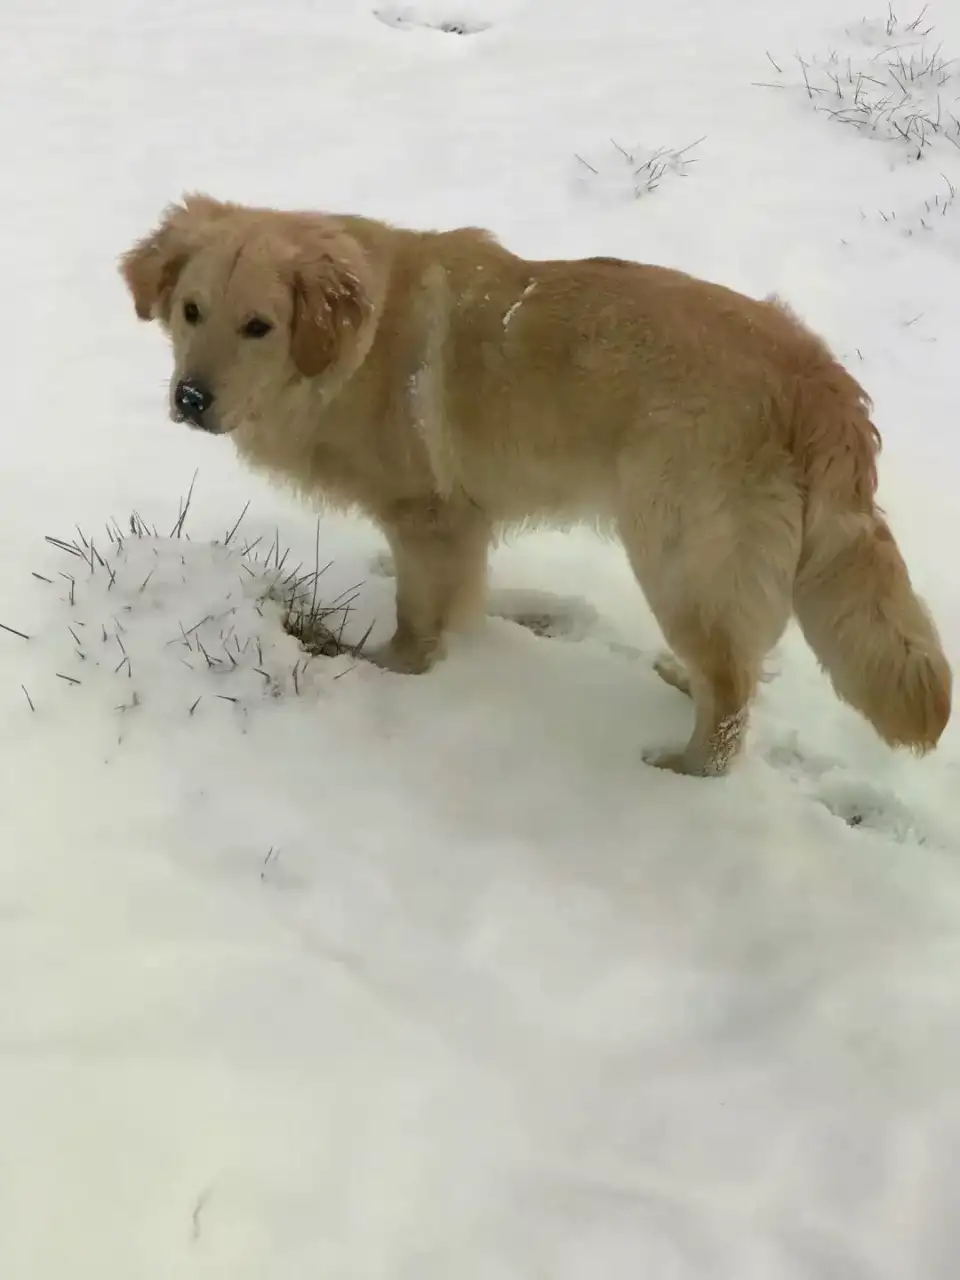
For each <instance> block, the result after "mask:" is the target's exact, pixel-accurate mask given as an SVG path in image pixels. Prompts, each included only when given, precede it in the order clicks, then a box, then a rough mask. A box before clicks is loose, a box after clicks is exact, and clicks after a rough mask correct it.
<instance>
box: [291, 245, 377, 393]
mask: <svg viewBox="0 0 960 1280" xmlns="http://www.w3.org/2000/svg"><path fill="white" fill-rule="evenodd" d="M358 256H359V255H358ZM365 275H366V272H365V270H363V268H361V269H360V270H359V271H358V270H355V269H354V267H353V265H351V264H348V263H346V262H344V261H342V260H339V261H338V260H337V259H335V258H333V257H332V256H330V255H329V254H321V255H320V256H318V257H316V258H312V259H309V260H304V259H303V258H301V259H299V260H298V261H297V263H296V265H295V269H294V278H293V329H292V333H291V335H290V354H291V355H292V357H293V362H294V364H295V365H296V366H297V369H298V370H299V371H300V373H302V374H303V376H304V377H305V378H315V377H316V376H317V375H318V374H320V373H323V371H324V370H325V369H328V368H330V367H331V365H333V364H349V365H350V366H352V368H351V372H352V369H353V368H356V366H357V365H358V364H359V363H360V361H361V360H362V359H363V358H364V356H365V355H366V353H367V349H368V348H369V340H370V339H372V336H373V335H372V327H373V326H374V323H375V321H374V314H373V313H374V307H373V301H372V299H371V297H370V292H369V289H368V286H367V283H366V281H365V280H364V279H363V276H365Z"/></svg>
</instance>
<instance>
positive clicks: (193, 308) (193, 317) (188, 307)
mask: <svg viewBox="0 0 960 1280" xmlns="http://www.w3.org/2000/svg"><path fill="white" fill-rule="evenodd" d="M183 318H184V320H186V322H187V324H199V323H200V308H199V307H198V306H197V304H196V303H195V302H185V303H184V304H183Z"/></svg>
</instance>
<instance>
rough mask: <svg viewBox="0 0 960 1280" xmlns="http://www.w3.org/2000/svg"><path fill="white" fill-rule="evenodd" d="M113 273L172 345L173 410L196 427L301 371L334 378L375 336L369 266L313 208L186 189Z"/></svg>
mask: <svg viewBox="0 0 960 1280" xmlns="http://www.w3.org/2000/svg"><path fill="white" fill-rule="evenodd" d="M120 270H121V273H122V275H123V277H124V280H125V281H126V283H127V287H128V288H129V290H130V292H131V294H132V295H133V301H134V306H135V307H136V312H137V315H138V316H139V317H140V319H141V320H157V321H159V323H160V324H161V325H162V326H163V328H164V329H165V331H166V332H167V333H168V335H169V337H170V340H171V343H172V345H173V352H174V371H173V375H172V377H171V380H170V414H171V417H173V418H174V420H175V421H178V422H187V423H189V424H190V425H191V426H193V427H199V428H202V429H203V430H205V431H210V432H213V433H222V432H227V431H233V430H235V429H236V428H237V427H239V426H241V425H242V424H243V423H244V422H250V421H257V420H260V419H262V418H263V417H264V416H266V415H267V414H269V412H270V410H271V407H274V406H275V405H276V401H277V397H278V396H279V395H281V394H282V393H283V391H284V390H285V389H287V388H289V387H290V386H291V385H292V384H294V383H297V382H300V381H302V380H303V379H317V378H324V379H326V380H327V381H328V382H329V381H331V380H333V379H336V380H337V381H338V382H342V381H343V380H344V379H345V378H347V377H349V376H350V375H351V374H352V373H353V372H354V371H355V370H356V368H357V367H358V366H359V365H360V364H361V363H362V361H363V359H364V357H365V356H366V354H367V352H368V351H369V349H370V345H371V343H372V341H373V336H374V331H375V329H376V322H377V311H378V308H377V307H376V306H375V303H374V299H373V292H374V290H373V281H372V271H371V266H370V263H369V261H368V259H367V256H366V254H365V253H364V251H363V249H362V248H361V246H360V245H359V244H358V243H357V241H356V240H355V239H354V238H353V237H352V236H350V235H349V234H348V233H347V232H346V231H345V230H344V228H343V227H342V226H340V225H339V224H338V223H337V222H336V221H335V220H333V219H330V218H326V217H323V216H322V215H317V216H311V215H300V214H285V213H279V212H275V211H272V210H262V209H260V210H258V209H248V208H245V207H244V206H241V205H233V204H223V203H221V202H220V201H217V200H212V199H210V198H209V197H207V196H200V195H194V196H187V197H186V198H185V199H184V201H183V203H182V204H179V205H173V206H171V207H170V208H169V209H168V210H167V211H166V213H165V215H164V217H163V219H162V221H161V223H160V226H159V227H158V228H157V230H156V231H154V232H153V233H152V234H150V235H149V236H146V237H145V238H144V239H143V240H140V241H139V242H138V243H137V244H135V245H134V246H133V248H132V249H130V250H129V252H128V253H126V254H125V255H124V256H123V258H122V259H121V264H120Z"/></svg>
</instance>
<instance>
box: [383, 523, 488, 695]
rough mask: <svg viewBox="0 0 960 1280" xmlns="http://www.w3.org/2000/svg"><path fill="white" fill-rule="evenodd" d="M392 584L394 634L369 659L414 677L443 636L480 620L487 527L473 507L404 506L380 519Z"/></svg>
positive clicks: (437, 653)
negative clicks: (394, 587) (394, 591)
mask: <svg viewBox="0 0 960 1280" xmlns="http://www.w3.org/2000/svg"><path fill="white" fill-rule="evenodd" d="M383 526H384V532H385V533H386V535H387V540H388V542H389V543H390V550H391V552H392V553H393V564H394V571H395V573H396V578H397V629H396V631H395V633H394V636H393V639H392V640H391V641H390V642H389V644H387V645H386V646H384V648H383V649H381V650H379V651H378V652H376V653H374V654H371V655H370V657H371V659H372V661H373V662H375V663H377V665H378V666H382V667H386V668H388V669H389V670H390V671H401V672H405V673H407V674H419V673H421V672H423V671H428V670H429V669H430V667H432V666H433V664H434V662H436V661H437V659H438V658H441V657H442V656H443V650H444V637H445V635H446V633H447V632H448V631H450V630H452V629H459V628H463V627H466V626H469V625H470V624H471V623H473V622H475V621H477V620H478V619H480V618H482V617H483V616H484V612H485V608H486V594H487V552H488V548H489V545H490V539H491V535H492V529H491V525H490V522H489V521H488V520H487V519H486V517H485V516H484V515H483V514H482V512H480V511H478V510H476V508H474V507H470V506H466V505H454V504H452V503H446V502H438V501H437V500H433V501H430V502H424V503H423V504H416V505H414V504H404V507H403V509H402V511H400V512H392V513H391V518H390V520H389V521H388V520H384V521H383Z"/></svg>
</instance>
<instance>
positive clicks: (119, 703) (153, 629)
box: [0, 485, 369, 716]
mask: <svg viewBox="0 0 960 1280" xmlns="http://www.w3.org/2000/svg"><path fill="white" fill-rule="evenodd" d="M192 496H193V486H192V485H191V489H190V492H189V493H188V495H187V498H186V500H185V501H181V503H180V510H179V514H178V516H177V520H176V522H175V523H174V525H173V527H172V529H171V530H170V532H169V534H166V535H164V534H162V533H160V531H159V530H158V529H157V528H156V526H154V525H148V524H147V522H146V521H144V520H143V518H142V517H141V516H140V515H139V514H138V513H137V512H133V513H132V514H131V516H130V517H129V519H128V521H127V523H126V526H125V527H123V526H121V525H120V524H118V523H117V522H115V521H113V522H110V523H108V524H107V526H106V542H101V543H100V544H99V545H98V543H97V541H96V540H95V538H94V537H92V536H88V535H87V534H86V533H84V531H83V530H82V529H80V528H78V529H77V530H76V537H74V538H59V537H54V536H52V535H51V536H48V537H47V538H46V541H47V543H48V544H49V545H50V546H52V547H53V548H54V549H55V550H57V551H59V552H61V553H62V554H63V555H64V556H65V557H67V559H66V561H65V563H64V567H63V568H62V569H61V570H60V571H59V572H58V574H57V577H56V578H53V577H49V576H47V575H46V574H39V573H35V574H34V575H33V576H34V577H35V578H37V579H38V580H39V581H41V582H43V583H46V584H48V585H49V586H50V587H52V588H54V589H58V590H60V591H61V592H62V604H63V611H64V625H63V630H64V635H63V637H61V643H60V644H59V645H55V646H54V649H55V650H56V652H57V661H56V664H55V665H56V668H57V669H56V670H55V671H54V672H53V675H54V677H55V678H56V679H57V680H59V681H61V682H63V683H64V684H65V685H67V686H80V685H84V686H87V687H88V688H92V689H94V690H95V691H96V694H97V695H98V696H99V697H101V698H103V699H106V700H108V702H109V703H110V705H112V706H113V708H114V710H116V711H118V712H128V711H132V710H134V709H136V708H139V707H141V706H144V705H145V704H147V703H149V702H151V701H155V703H156V704H157V705H160V706H163V707H166V708H168V707H170V706H171V705H173V704H175V703H177V702H180V703H182V704H183V708H184V710H185V712H186V713H187V714H188V715H189V716H193V715H195V714H197V713H198V710H199V709H200V707H201V704H202V703H203V701H204V699H207V700H208V701H210V700H217V701H219V702H222V703H228V704H231V705H232V706H234V707H236V708H237V709H238V710H240V711H241V712H244V713H246V712H248V711H249V710H250V709H251V708H252V707H253V706H254V705H255V704H256V703H258V702H262V701H263V699H264V698H267V697H269V698H279V697H283V696H289V695H291V694H292V695H294V696H298V695H300V693H301V692H302V691H303V689H304V687H305V686H306V684H307V683H308V681H309V679H310V677H311V675H312V664H313V662H314V660H315V659H316V658H319V657H324V658H338V657H342V656H349V655H353V654H357V653H359V651H360V649H362V647H363V644H364V643H365V642H366V639H367V636H368V635H369V629H368V631H367V634H366V635H364V636H363V637H362V638H361V640H360V643H359V644H358V645H350V644H348V643H347V642H346V641H345V639H344V630H345V628H346V626H347V623H348V620H349V618H350V614H351V612H352V609H353V606H354V603H355V601H356V599H357V597H358V595H359V591H360V588H361V587H362V585H363V584H362V583H357V584H356V585H355V586H353V587H351V588H350V589H349V590H347V591H343V592H341V593H340V594H339V595H337V596H336V597H335V598H334V599H331V600H327V599H324V598H323V596H322V595H321V591H320V588H321V580H322V578H323V575H324V574H325V573H326V572H327V570H328V569H329V568H330V567H331V565H332V563H333V561H332V560H331V561H328V562H326V563H324V564H322V563H321V559H320V526H319V523H318V526H317V537H316V561H315V564H314V567H313V568H312V569H305V568H304V566H303V564H296V565H292V564H291V563H290V559H291V557H290V552H289V549H284V548H283V547H282V545H281V542H280V537H279V533H277V535H276V536H275V538H274V540H273V542H272V543H270V544H269V545H266V546H265V545H264V543H263V541H262V539H259V538H258V539H256V540H254V541H252V542H243V540H242V539H241V537H240V534H239V531H240V526H241V523H242V521H243V517H244V515H245V514H246V511H247V508H248V506H249V504H247V506H245V507H244V508H243V510H242V511H241V513H240V515H239V517H238V518H237V519H236V521H235V522H234V523H233V525H232V526H231V528H230V529H229V530H228V531H227V532H226V534H225V535H224V537H223V539H222V540H219V541H214V542H192V541H191V540H190V538H189V537H188V535H187V534H186V532H185V529H184V525H185V522H186V517H187V514H188V511H189V509H190V505H191V501H192ZM158 624H159V625H158ZM0 627H2V629H3V630H4V631H6V632H9V633H11V634H12V635H14V636H16V637H19V638H21V639H23V640H30V639H31V636H30V635H29V634H28V633H27V632H25V631H22V630H20V629H19V628H17V627H14V626H13V625H11V624H8V623H2V624H0ZM349 669H350V668H349V667H347V668H345V669H344V671H341V672H340V674H344V672H345V671H346V670H349ZM24 694H25V695H26V698H27V701H28V702H29V704H30V709H31V710H32V711H35V710H36V705H37V704H36V702H35V695H34V694H31V693H30V692H28V691H27V689H26V688H24Z"/></svg>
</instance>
